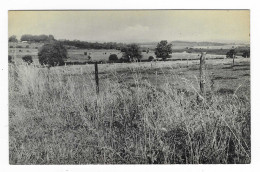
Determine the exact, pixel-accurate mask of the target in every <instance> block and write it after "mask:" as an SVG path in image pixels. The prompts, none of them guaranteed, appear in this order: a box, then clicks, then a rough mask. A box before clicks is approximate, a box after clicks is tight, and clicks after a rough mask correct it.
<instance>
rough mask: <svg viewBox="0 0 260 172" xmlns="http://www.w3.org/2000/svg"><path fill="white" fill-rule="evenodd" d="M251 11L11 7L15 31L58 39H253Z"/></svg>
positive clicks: (220, 40)
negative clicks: (24, 9)
mask: <svg viewBox="0 0 260 172" xmlns="http://www.w3.org/2000/svg"><path fill="white" fill-rule="evenodd" d="M249 15H250V14H249V10H146V11H9V24H8V25H9V33H8V35H9V36H11V35H16V36H17V37H18V38H20V36H21V35H23V34H33V35H34V34H35V35H39V34H52V35H54V37H55V38H56V39H70V40H74V39H78V40H84V41H99V42H104V41H105V42H108V41H117V42H150V41H160V40H169V41H172V40H183V41H218V42H230V41H232V42H233V41H239V42H246V43H248V42H249V36H250V35H249V34H250V17H249Z"/></svg>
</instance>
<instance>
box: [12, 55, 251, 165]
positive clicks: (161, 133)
mask: <svg viewBox="0 0 260 172" xmlns="http://www.w3.org/2000/svg"><path fill="white" fill-rule="evenodd" d="M87 51H89V50H87ZM82 52H83V50H82ZM99 53H103V52H99ZM71 54H73V53H71ZM194 56H195V55H194ZM184 57H187V56H184ZM79 58H80V57H79ZM107 58H108V57H107ZM186 59H187V58H186ZM231 63H232V60H231V59H211V60H207V62H206V64H207V66H206V67H207V69H206V91H207V96H206V98H205V101H204V103H203V101H202V98H200V97H199V96H198V93H199V82H198V78H199V61H198V60H193V61H186V60H183V61H167V62H141V63H127V64H126V63H123V64H99V83H100V93H99V95H96V90H95V80H94V65H90V64H87V65H77V66H66V67H65V66H61V67H54V68H50V69H49V70H48V69H47V68H37V67H34V66H25V65H17V64H16V65H13V64H10V65H9V155H10V156H9V157H10V164H125V163H129V164H136V163H140V164H150V163H152V164H157V163H165V164H198V163H208V164H212V163H223V164H225V163H242V164H243V163H250V161H251V141H250V140H251V139H250V133H251V131H250V59H245V58H238V59H236V61H235V66H234V67H231Z"/></svg>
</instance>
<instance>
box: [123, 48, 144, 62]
mask: <svg viewBox="0 0 260 172" xmlns="http://www.w3.org/2000/svg"><path fill="white" fill-rule="evenodd" d="M122 52H123V58H124V59H125V60H126V61H128V62H130V61H134V60H135V59H136V60H138V61H140V59H141V58H142V52H141V48H140V46H139V45H137V44H129V45H127V46H126V47H125V48H123V51H122Z"/></svg>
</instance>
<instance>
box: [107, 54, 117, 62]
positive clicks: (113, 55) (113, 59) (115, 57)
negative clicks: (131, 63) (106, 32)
mask: <svg viewBox="0 0 260 172" xmlns="http://www.w3.org/2000/svg"><path fill="white" fill-rule="evenodd" d="M108 60H109V61H110V62H116V61H118V57H117V55H116V54H111V55H110V56H109V58H108Z"/></svg>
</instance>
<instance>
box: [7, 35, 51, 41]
mask: <svg viewBox="0 0 260 172" xmlns="http://www.w3.org/2000/svg"><path fill="white" fill-rule="evenodd" d="M20 41H27V42H38V43H39V42H41V43H46V42H52V41H55V38H54V36H53V35H29V34H25V35H22V36H21V39H20ZM8 42H18V39H17V38H16V36H15V35H12V36H10V37H9V38H8Z"/></svg>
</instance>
